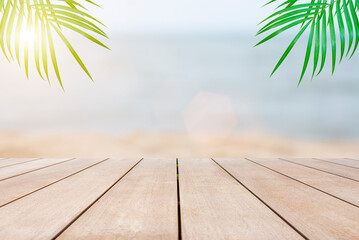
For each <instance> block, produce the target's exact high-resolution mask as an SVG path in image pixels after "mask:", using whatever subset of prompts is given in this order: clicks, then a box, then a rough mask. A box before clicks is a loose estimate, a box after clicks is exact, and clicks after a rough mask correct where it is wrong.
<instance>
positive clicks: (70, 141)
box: [0, 133, 359, 158]
mask: <svg viewBox="0 0 359 240" xmlns="http://www.w3.org/2000/svg"><path fill="white" fill-rule="evenodd" d="M0 157H100V158H103V157H172V158H173V157H194V158H200V157H352V158H359V141H314V140H304V139H288V138H281V137H277V136H270V135H260V134H246V135H238V136H231V137H228V138H226V139H219V138H216V137H205V138H204V137H202V138H196V139H194V138H189V137H188V135H186V134H158V135H155V134H146V133H138V134H131V135H128V136H123V137H119V136H111V135H105V134H96V133H76V134H73V133H66V134H51V135H26V134H15V133H7V134H5V133H3V134H0Z"/></svg>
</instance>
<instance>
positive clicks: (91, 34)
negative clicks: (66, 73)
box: [0, 0, 109, 88]
mask: <svg viewBox="0 0 359 240" xmlns="http://www.w3.org/2000/svg"><path fill="white" fill-rule="evenodd" d="M86 3H88V4H91V5H95V6H98V5H97V4H96V3H95V2H93V1H90V0H82V2H79V1H78V0H77V1H75V0H57V1H55V0H0V47H1V49H2V51H3V53H4V55H5V57H6V58H7V59H8V60H10V58H13V52H14V53H15V57H16V60H17V62H18V64H19V65H21V62H24V67H25V73H26V76H27V77H29V61H30V59H33V60H34V63H35V68H36V70H37V72H38V75H39V76H40V77H41V78H43V79H45V78H46V79H47V80H48V81H49V83H50V77H49V70H48V65H50V66H51V65H52V67H53V70H54V73H55V76H56V78H57V80H58V82H59V84H60V86H61V87H62V88H64V87H63V84H62V80H61V77H60V71H59V66H58V61H57V57H56V52H55V45H54V38H55V37H57V38H59V39H61V40H62V42H63V43H64V44H65V46H66V47H67V48H68V50H69V52H70V53H71V54H72V56H73V57H74V59H75V60H76V62H77V63H78V64H79V65H80V67H81V68H82V70H83V71H84V72H85V73H86V75H87V76H88V77H89V78H90V79H91V80H92V81H93V78H92V76H91V74H90V73H89V71H88V69H87V68H86V66H85V64H84V63H83V61H82V59H81V58H80V56H79V55H78V53H77V52H76V51H75V49H74V47H73V46H72V45H71V44H70V41H69V40H68V39H67V38H66V36H65V34H64V32H63V30H64V29H68V30H70V31H73V32H75V33H77V34H80V35H82V36H83V37H85V38H86V39H87V40H89V41H91V42H93V43H95V44H97V45H99V46H102V47H104V48H106V49H109V48H108V47H107V46H106V45H105V44H104V43H102V42H101V41H100V40H99V39H98V37H100V38H102V37H103V38H108V36H107V34H106V33H105V32H104V31H103V30H102V29H101V27H102V26H104V25H103V24H102V23H101V22H100V21H99V20H97V19H96V18H94V17H93V16H92V15H90V14H89V13H88V11H87V10H86V8H85V6H84V5H85V4H86ZM100 26H101V27H100ZM30 36H31V37H30ZM21 49H22V50H21ZM8 56H10V58H9V57H8ZM21 58H22V59H23V61H21ZM49 60H50V63H49Z"/></svg>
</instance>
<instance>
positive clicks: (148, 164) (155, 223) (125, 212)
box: [57, 159, 178, 240]
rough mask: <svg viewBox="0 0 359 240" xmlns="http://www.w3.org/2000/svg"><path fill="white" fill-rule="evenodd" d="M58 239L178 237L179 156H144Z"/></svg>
mask: <svg viewBox="0 0 359 240" xmlns="http://www.w3.org/2000/svg"><path fill="white" fill-rule="evenodd" d="M57 239H86V240H95V239H101V240H106V239H109V240H110V239H165V240H167V239H168V240H170V239H178V222H177V178H176V160H175V159H172V160H159V159H151V160H150V159H145V160H142V161H141V163H139V164H138V165H137V166H136V168H135V169H133V170H132V171H131V172H130V173H129V174H128V175H126V177H125V178H123V179H122V181H121V182H119V183H118V184H116V185H115V186H114V187H113V188H112V189H111V190H110V191H109V192H108V193H106V194H105V195H104V196H103V197H102V198H101V199H100V200H99V201H98V202H97V203H96V204H95V205H93V206H92V207H91V208H90V209H89V210H88V211H87V212H86V213H85V214H83V215H82V216H81V217H80V218H79V219H78V220H76V222H74V223H73V225H71V226H70V227H69V228H68V229H67V230H66V231H64V232H63V233H62V234H61V235H60V236H59V238H57Z"/></svg>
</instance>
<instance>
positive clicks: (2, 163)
mask: <svg viewBox="0 0 359 240" xmlns="http://www.w3.org/2000/svg"><path fill="white" fill-rule="evenodd" d="M38 159H39V158H5V159H2V160H1V161H0V168H4V167H8V166H12V165H16V164H21V163H25V162H30V161H36V160H38Z"/></svg>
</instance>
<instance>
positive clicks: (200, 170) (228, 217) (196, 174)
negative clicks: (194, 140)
mask: <svg viewBox="0 0 359 240" xmlns="http://www.w3.org/2000/svg"><path fill="white" fill-rule="evenodd" d="M179 186H180V188H179V189H180V206H181V219H182V238H183V239H184V240H186V239H207V240H211V239H213V240H219V239H233V240H235V239H248V240H250V239H302V238H301V237H300V235H298V234H297V233H296V232H295V231H294V230H293V229H292V228H291V227H290V226H288V225H287V224H286V223H285V222H284V221H283V220H281V219H280V218H279V217H278V216H277V215H276V214H274V213H273V212H272V211H271V210H270V209H269V208H267V207H266V206H265V205H264V204H263V203H262V202H260V201H259V200H258V199H257V198H255V197H254V196H253V195H252V194H251V193H250V192H249V191H248V190H246V189H245V188H244V187H243V186H241V185H240V184H239V183H238V182H237V181H236V180H235V179H233V178H232V177H231V176H230V175H228V174H227V173H226V172H224V171H223V170H222V169H221V168H220V167H219V166H217V165H216V164H215V163H214V162H213V161H212V160H211V159H179Z"/></svg>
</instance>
